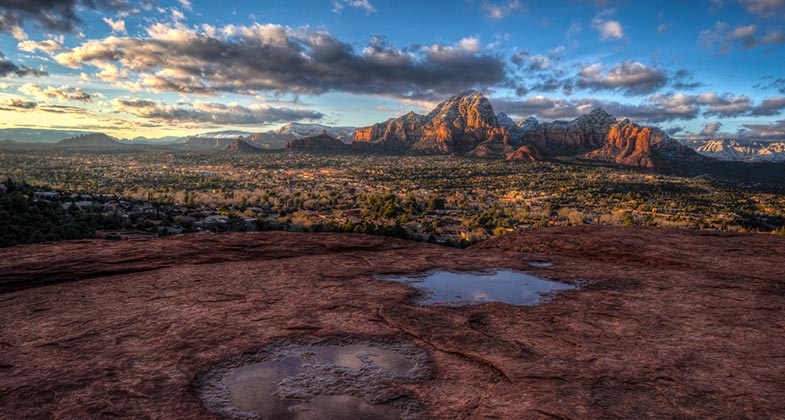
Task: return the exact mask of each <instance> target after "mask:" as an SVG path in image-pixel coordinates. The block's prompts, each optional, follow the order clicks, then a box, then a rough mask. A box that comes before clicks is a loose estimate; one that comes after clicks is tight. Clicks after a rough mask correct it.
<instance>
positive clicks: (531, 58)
mask: <svg viewBox="0 0 785 420" xmlns="http://www.w3.org/2000/svg"><path fill="white" fill-rule="evenodd" d="M556 55H558V52H556V53H555V54H549V55H548V56H546V55H541V54H534V53H530V52H529V51H520V52H518V53H515V54H514V55H513V56H512V58H511V59H510V61H512V63H513V64H515V65H516V66H518V67H520V68H522V69H523V70H526V71H530V72H537V71H542V70H547V69H550V68H551V67H552V66H553V62H554V59H555V56H556Z"/></svg>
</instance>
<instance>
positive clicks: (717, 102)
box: [695, 92, 752, 117]
mask: <svg viewBox="0 0 785 420" xmlns="http://www.w3.org/2000/svg"><path fill="white" fill-rule="evenodd" d="M695 100H696V102H697V103H699V104H701V105H708V109H707V110H706V111H704V113H703V115H706V116H719V117H738V116H741V115H744V114H746V113H747V112H749V111H750V109H751V108H752V101H751V100H750V98H749V97H748V96H746V95H739V96H731V95H730V94H727V93H726V94H724V95H717V94H716V93H715V92H704V93H701V94H700V95H698V96H697V97H696V99H695Z"/></svg>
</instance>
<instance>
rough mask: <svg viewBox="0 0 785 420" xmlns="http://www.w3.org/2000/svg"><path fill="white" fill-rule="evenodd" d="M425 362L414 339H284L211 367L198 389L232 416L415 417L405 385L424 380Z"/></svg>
mask: <svg viewBox="0 0 785 420" xmlns="http://www.w3.org/2000/svg"><path fill="white" fill-rule="evenodd" d="M425 366H426V358H425V354H424V353H422V352H421V351H419V350H417V349H416V348H415V347H413V346H410V345H407V344H401V343H384V342H367V341H361V340H359V339H334V340H331V341H327V342H325V341H324V340H322V341H319V342H310V343H309V342H304V343H303V342H300V343H293V342H281V343H277V344H275V345H273V346H271V347H270V348H267V349H265V350H263V351H261V352H259V353H258V354H255V355H247V356H243V357H241V358H238V359H235V360H232V361H228V362H225V363H223V364H222V365H219V366H218V367H216V368H215V369H213V370H212V371H210V372H208V373H207V374H205V375H204V376H203V377H202V378H200V380H199V396H200V398H201V399H202V401H203V402H204V403H205V405H206V406H207V407H208V408H209V409H210V410H211V411H213V412H215V413H217V414H221V415H224V416H227V417H231V418H262V419H268V418H269V419H284V420H285V419H297V420H301V419H302V420H305V419H314V420H316V419H343V418H350V419H352V420H365V419H368V420H371V419H381V420H385V419H415V418H419V417H418V415H417V414H418V413H419V404H418V403H417V401H416V400H414V399H413V398H411V397H410V396H409V395H407V393H406V392H405V391H403V389H402V388H401V387H400V385H401V384H405V383H412V382H415V381H417V380H419V379H421V378H422V377H423V375H424V374H425V370H426V367H425Z"/></svg>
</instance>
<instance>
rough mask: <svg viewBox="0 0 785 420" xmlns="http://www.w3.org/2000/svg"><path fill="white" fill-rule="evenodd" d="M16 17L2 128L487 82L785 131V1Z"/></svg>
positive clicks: (120, 6) (336, 103) (498, 87)
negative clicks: (784, 68)
mask: <svg viewBox="0 0 785 420" xmlns="http://www.w3.org/2000/svg"><path fill="white" fill-rule="evenodd" d="M42 3H44V2H29V3H25V2H21V3H19V4H18V5H16V6H14V5H10V6H9V5H3V6H0V53H2V54H3V58H2V59H0V114H1V116H2V118H0V121H2V122H0V128H10V127H52V128H71V129H85V130H92V131H104V132H107V133H109V134H113V135H116V136H120V137H133V136H135V135H146V136H164V135H182V134H188V133H194V132H199V131H205V130H213V129H228V128H231V129H241V130H247V131H260V130H266V129H270V128H275V127H277V126H280V125H281V124H284V123H286V122H291V121H296V122H318V123H323V124H337V125H358V126H359V125H367V124H371V123H374V122H378V121H382V120H385V119H387V118H389V117H392V116H395V115H399V114H402V113H405V112H407V111H409V110H415V111H418V112H427V111H428V110H429V108H430V107H432V106H433V105H434V104H436V103H438V102H439V101H441V100H443V99H445V98H446V97H449V96H450V95H451V94H455V93H458V92H460V91H462V90H464V89H468V88H476V89H480V90H481V91H483V92H484V93H485V94H486V95H487V96H488V97H490V98H491V100H492V103H493V104H494V107H495V109H496V110H497V112H501V111H503V112H506V113H508V114H511V115H512V116H513V117H515V118H524V117H527V116H529V115H536V116H537V117H538V118H540V119H543V120H552V119H570V118H574V117H575V116H577V115H580V114H583V113H587V112H590V111H591V110H592V109H596V108H598V107H602V108H605V109H606V110H608V111H609V112H611V113H613V114H615V115H617V116H619V117H621V116H627V117H630V118H631V119H633V120H635V121H639V122H641V123H645V124H653V125H657V126H660V127H662V128H664V129H666V130H668V132H669V133H671V134H673V135H676V136H698V135H701V136H707V137H718V136H725V137H749V138H784V137H785V117H783V113H784V112H785V72H783V71H782V63H785V0H705V1H658V2H640V1H624V0H619V1H613V0H565V1H549V2H542V1H525V0H456V1H450V2H447V1H444V2H438V1H427V2H423V1H401V0H399V1H394V2H393V1H381V0H310V1H293V0H289V1H278V0H267V1H264V2H243V1H221V2H214V1H201V0H190V1H188V0H177V1H167V0H144V1H132V0H127V1H123V0H96V1H92V2H89V3H85V2H83V0H49V3H50V4H49V5H48V6H46V7H43V6H42V5H41V4H42Z"/></svg>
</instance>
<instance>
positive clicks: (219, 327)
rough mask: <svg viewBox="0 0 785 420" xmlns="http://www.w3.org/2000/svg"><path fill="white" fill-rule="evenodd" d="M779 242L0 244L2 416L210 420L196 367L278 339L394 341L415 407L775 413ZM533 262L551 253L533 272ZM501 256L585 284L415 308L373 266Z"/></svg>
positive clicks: (317, 238) (603, 414)
mask: <svg viewBox="0 0 785 420" xmlns="http://www.w3.org/2000/svg"><path fill="white" fill-rule="evenodd" d="M783 249H785V238H781V237H777V236H772V235H753V234H732V233H718V232H694V231H681V230H672V229H655V228H641V227H630V228H622V227H608V226H583V227H573V228H548V229H532V230H525V231H521V232H515V233H510V234H507V235H504V236H502V237H499V238H498V239H493V240H491V241H488V242H486V243H483V244H481V245H480V246H477V247H473V248H469V249H456V248H445V247H441V246H436V245H430V244H426V243H419V242H406V241H401V240H395V239H389V238H382V237H371V236H366V235H347V234H330V233H322V234H315V233H311V234H297V233H287V232H260V233H233V234H220V235H213V234H193V235H176V236H171V237H166V238H156V239H150V240H128V241H100V240H89V241H67V242H60V243H47V244H38V245H23V246H16V247H11V248H4V249H0V273H2V275H0V286H2V288H1V289H2V291H1V292H0V293H1V294H0V313H2V316H0V332H2V334H0V349H2V350H1V351H0V395H2V404H0V418H3V419H39V418H40V419H44V418H46V419H49V418H55V419H96V418H106V417H116V418H121V419H138V418H150V417H155V418H162V419H171V420H179V419H197V418H198V419H212V418H217V417H216V416H215V415H214V414H212V413H210V412H209V411H208V410H207V408H205V406H204V405H203V404H202V403H201V402H200V400H199V399H198V398H197V397H196V396H195V395H194V392H193V390H194V386H195V382H196V380H197V378H198V377H199V375H200V374H202V373H204V372H206V371H209V370H210V369H211V368H212V367H214V366H216V365H217V364H220V363H222V362H225V361H226V360H228V359H232V358H234V357H238V356H241V355H243V354H253V353H254V352H256V351H258V350H260V349H264V348H267V347H268V346H270V345H271V344H273V343H280V342H281V340H306V341H312V340H321V339H330V337H358V338H363V339H370V340H379V341H382V340H398V341H407V342H410V344H411V345H414V346H417V347H418V348H420V349H422V351H425V352H427V353H428V363H429V365H430V367H431V368H432V369H431V372H432V375H431V376H430V377H428V378H427V379H426V380H423V381H419V382H414V383H411V384H406V385H405V388H406V389H407V390H409V391H410V392H411V394H412V395H413V396H414V397H415V398H416V399H418V400H419V401H420V402H421V403H422V407H423V410H424V412H423V413H421V414H422V416H421V417H422V418H426V419H474V418H497V419H538V418H553V417H558V418H564V419H673V418H677V419H683V418H701V419H704V418H712V419H713V418H727V419H737V418H740V419H779V418H783V417H785V400H783V398H782V396H783V395H785V380H783V379H784V378H785V364H784V363H782V360H783V359H784V358H785V320H783V316H782V314H783V313H785V298H783V296H784V295H785V281H783V278H782V267H783V266H785V255H784V254H783V252H782V250H783ZM528 261H551V262H553V263H554V265H553V266H552V267H548V268H534V267H530V266H528V265H527V262H528ZM499 267H504V268H506V269H516V270H523V271H527V272H530V273H532V274H534V275H540V276H543V277H547V278H550V279H553V280H559V279H562V280H566V281H569V280H571V279H582V286H581V288H580V290H577V291H570V292H566V293H563V294H561V295H559V296H558V297H556V298H555V299H553V300H551V301H550V302H548V303H546V304H543V305H539V306H529V307H517V306H510V305H506V304H500V303H485V304H481V305H476V306H471V307H459V308H450V307H440V306H417V305H415V304H413V303H412V301H411V300H410V298H411V296H412V294H413V293H414V290H413V289H412V288H411V287H410V286H408V285H406V284H401V283H397V282H384V281H379V280H375V279H374V275H375V274H378V273H397V274H400V273H422V272H425V271H429V270H435V269H439V270H451V271H476V270H488V269H495V268H499Z"/></svg>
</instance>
